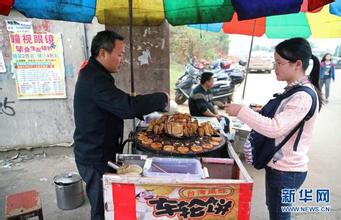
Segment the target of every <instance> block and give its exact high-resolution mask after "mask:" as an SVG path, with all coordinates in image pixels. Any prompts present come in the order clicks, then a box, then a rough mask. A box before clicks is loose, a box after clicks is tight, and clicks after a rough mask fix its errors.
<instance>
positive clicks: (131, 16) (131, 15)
mask: <svg viewBox="0 0 341 220" xmlns="http://www.w3.org/2000/svg"><path fill="white" fill-rule="evenodd" d="M129 40H130V42H129V49H130V80H131V82H130V86H131V93H132V94H133V95H134V93H135V85H134V56H133V50H134V48H133V45H134V42H133V0H129Z"/></svg>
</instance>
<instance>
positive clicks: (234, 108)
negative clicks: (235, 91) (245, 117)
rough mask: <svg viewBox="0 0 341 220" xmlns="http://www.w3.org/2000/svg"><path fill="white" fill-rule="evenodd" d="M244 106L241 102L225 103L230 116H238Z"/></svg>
mask: <svg viewBox="0 0 341 220" xmlns="http://www.w3.org/2000/svg"><path fill="white" fill-rule="evenodd" d="M241 108H242V105H239V104H226V105H225V111H226V113H227V114H229V116H237V115H238V113H239V111H240V109H241Z"/></svg>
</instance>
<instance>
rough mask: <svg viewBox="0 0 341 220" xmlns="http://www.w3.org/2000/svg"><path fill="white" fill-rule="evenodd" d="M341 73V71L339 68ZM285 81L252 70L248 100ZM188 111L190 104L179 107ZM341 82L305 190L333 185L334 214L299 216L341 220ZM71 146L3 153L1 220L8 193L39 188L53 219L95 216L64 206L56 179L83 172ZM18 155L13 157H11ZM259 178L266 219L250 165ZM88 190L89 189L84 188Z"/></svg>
mask: <svg viewBox="0 0 341 220" xmlns="http://www.w3.org/2000/svg"><path fill="white" fill-rule="evenodd" d="M338 74H341V71H340V70H338V71H337V73H336V77H337V76H338ZM283 87H284V84H283V83H280V82H276V81H275V79H274V75H273V74H250V75H249V78H248V83H247V90H246V96H245V99H244V101H243V103H245V104H247V103H251V102H254V103H259V104H264V103H265V102H266V100H268V99H269V98H271V94H272V93H276V92H280V91H281V90H282V89H283ZM241 94H242V85H241V86H240V87H239V88H238V89H237V91H236V94H235V100H234V102H236V103H239V102H241ZM179 110H180V111H187V106H186V105H181V106H179ZM340 113H341V80H337V81H336V82H335V83H333V84H332V87H331V98H330V102H329V103H328V104H327V105H326V106H324V107H323V109H322V111H321V113H320V114H319V116H318V118H317V122H316V125H315V130H314V137H313V140H312V146H311V149H310V151H309V158H310V162H309V172H308V176H307V179H306V181H305V183H304V185H303V188H308V189H310V188H311V189H317V188H328V189H330V193H331V197H330V200H331V202H330V206H331V208H332V210H331V212H330V213H325V214H316V213H310V214H309V213H300V214H295V215H293V219H300V220H301V219H302V220H306V219H309V220H310V219H316V220H323V219H326V220H339V219H341V184H340V182H341V172H340V168H339V167H340V166H341V163H340V161H341V160H340V159H341V158H340V156H341V147H340V146H341V134H340V133H339V129H340V124H341V114H340ZM72 150H73V149H72V148H71V147H53V148H37V149H34V150H22V151H20V154H19V155H18V152H17V151H11V152H6V153H3V152H2V153H0V177H1V178H0V219H2V218H3V216H4V207H5V197H6V195H9V194H12V193H17V192H22V191H28V190H32V189H36V190H38V191H39V193H40V197H41V200H42V204H43V213H44V216H45V219H48V220H75V219H81V220H86V219H90V217H89V213H90V206H89V202H88V201H87V200H86V201H85V203H84V204H83V205H82V206H81V207H79V208H77V209H74V210H70V211H64V210H61V209H59V208H58V206H57V201H56V194H55V188H54V183H53V177H54V176H56V175H58V174H60V173H61V172H64V171H77V169H76V167H75V163H74V157H73V151H72ZM10 158H12V160H10ZM245 166H246V168H247V170H248V172H249V173H250V175H251V176H252V178H253V179H254V190H253V199H252V208H251V219H252V220H266V219H268V217H267V208H266V206H265V192H264V191H265V186H264V171H262V170H261V171H259V170H255V169H254V168H253V167H251V166H249V165H245ZM84 189H85V188H84Z"/></svg>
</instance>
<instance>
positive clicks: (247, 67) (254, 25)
mask: <svg viewBox="0 0 341 220" xmlns="http://www.w3.org/2000/svg"><path fill="white" fill-rule="evenodd" d="M255 32H256V19H255V21H254V24H253V31H252V38H251V45H250V51H249V58H248V61H247V66H246V75H245V81H244V88H243V95H242V101H244V97H245V89H246V83H247V76H248V75H249V68H250V60H251V53H252V48H253V40H254V38H255Z"/></svg>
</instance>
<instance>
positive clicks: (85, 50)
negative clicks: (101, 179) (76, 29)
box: [83, 24, 89, 60]
mask: <svg viewBox="0 0 341 220" xmlns="http://www.w3.org/2000/svg"><path fill="white" fill-rule="evenodd" d="M83 33H84V38H83V44H84V58H85V59H86V60H87V59H89V45H88V32H87V30H86V27H85V24H83Z"/></svg>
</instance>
